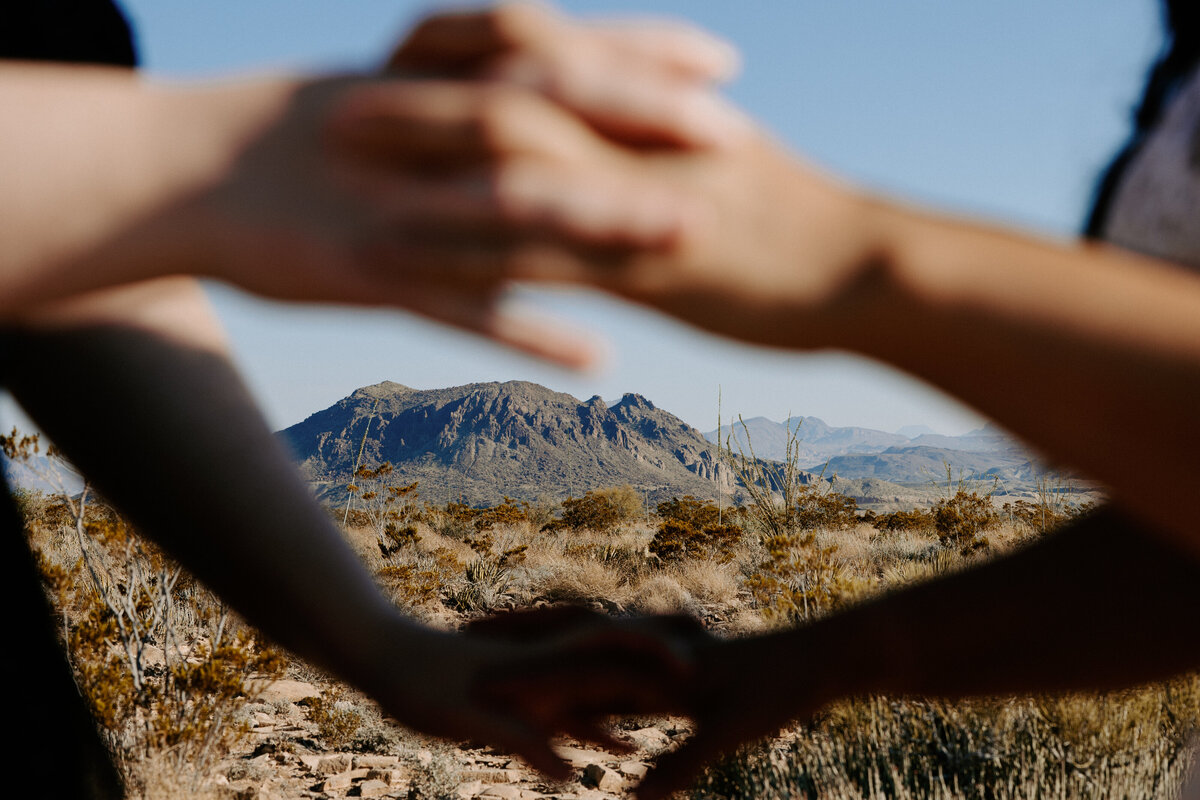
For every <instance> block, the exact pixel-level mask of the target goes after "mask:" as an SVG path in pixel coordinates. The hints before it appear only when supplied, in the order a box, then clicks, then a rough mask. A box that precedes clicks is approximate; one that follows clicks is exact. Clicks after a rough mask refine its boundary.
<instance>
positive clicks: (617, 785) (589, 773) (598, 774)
mask: <svg viewBox="0 0 1200 800" xmlns="http://www.w3.org/2000/svg"><path fill="white" fill-rule="evenodd" d="M583 777H584V778H586V779H587V780H588V781H590V782H591V784H592V785H593V786H595V787H596V788H597V789H599V790H600V791H602V792H616V791H620V790H621V789H622V788H623V787H624V786H625V779H624V778H622V777H621V775H620V773H617V772H613V771H612V770H611V769H609V768H608V767H606V766H604V765H603V764H596V763H592V764H588V765H587V766H586V767H584V768H583Z"/></svg>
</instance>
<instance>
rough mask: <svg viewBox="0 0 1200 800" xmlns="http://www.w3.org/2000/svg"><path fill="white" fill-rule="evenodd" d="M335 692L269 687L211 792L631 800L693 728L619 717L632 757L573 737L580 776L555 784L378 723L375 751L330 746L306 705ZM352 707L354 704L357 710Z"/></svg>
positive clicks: (564, 748) (568, 751)
mask: <svg viewBox="0 0 1200 800" xmlns="http://www.w3.org/2000/svg"><path fill="white" fill-rule="evenodd" d="M328 688H329V687H327V686H322V685H320V684H318V683H310V682H307V681H299V680H280V681H276V682H274V683H273V684H271V685H270V686H268V687H267V688H266V689H265V690H264V691H263V692H262V694H261V695H260V696H259V697H258V698H257V700H256V702H254V703H252V704H251V705H250V706H249V707H248V712H249V714H250V717H251V724H252V727H251V729H250V734H249V735H248V736H247V737H246V738H245V740H244V741H243V743H242V745H241V747H239V748H238V750H237V751H236V752H235V753H233V754H232V755H231V756H229V757H227V758H226V759H224V760H223V761H222V762H221V764H220V765H219V767H218V769H217V771H216V777H215V778H213V779H211V781H210V785H209V786H207V787H205V788H206V789H208V790H210V792H211V793H212V795H213V796H214V797H217V798H226V800H292V798H343V797H378V798H406V799H407V798H412V799H413V800H415V798H430V800H432V799H433V798H451V799H453V798H462V800H470V798H475V797H479V798H500V799H501V800H537V799H538V798H559V799H561V800H606V798H620V797H626V796H628V795H629V794H630V792H631V791H632V789H633V787H634V786H635V785H636V784H637V783H638V782H639V781H640V779H641V778H643V777H644V776H645V775H646V772H647V771H648V770H649V769H651V768H652V767H651V763H652V760H653V759H654V757H655V756H657V755H659V754H661V753H663V752H668V751H671V750H674V749H676V748H678V747H679V746H680V743H681V741H682V739H683V737H686V736H687V735H688V734H689V733H690V731H691V728H690V727H689V726H690V722H689V721H688V720H685V719H682V718H675V717H660V718H653V719H650V718H643V719H638V720H632V719H630V720H622V721H619V723H618V726H617V727H618V729H617V731H616V736H617V738H619V739H620V740H622V741H624V742H626V743H627V744H628V746H629V752H626V753H619V754H618V753H611V752H605V751H604V750H600V749H596V748H595V747H592V746H589V745H587V744H585V743H582V742H578V741H574V740H570V739H566V740H563V741H562V742H561V743H560V745H559V746H558V751H559V754H560V755H561V756H562V757H563V759H564V760H565V761H566V762H567V763H569V764H570V766H571V768H572V770H573V772H574V776H573V777H572V778H571V779H569V780H567V781H566V782H563V783H552V782H549V781H547V780H546V778H544V777H543V776H542V775H540V774H539V773H537V772H536V771H534V770H533V769H531V768H530V767H529V766H527V765H526V764H524V763H523V762H522V761H521V760H519V759H517V758H514V757H512V756H509V755H505V754H503V753H498V752H496V751H494V750H491V749H479V748H473V747H470V746H467V745H464V746H459V747H454V746H450V745H447V744H445V743H440V742H436V741H433V740H423V739H420V738H418V737H416V736H413V735H411V734H408V733H406V732H404V731H402V730H401V729H400V728H398V727H396V726H394V725H391V724H390V722H388V721H387V720H380V721H377V722H373V723H367V724H368V725H374V726H376V727H378V726H379V725H382V726H383V727H384V728H385V729H387V730H386V731H384V732H383V735H382V736H381V735H380V732H379V731H375V732H374V733H375V739H374V740H375V741H376V742H381V741H387V744H384V745H382V746H379V745H377V746H376V747H375V748H373V749H374V750H376V752H371V753H364V752H353V751H351V750H350V749H346V750H338V749H331V748H328V747H326V746H325V745H324V743H323V742H322V733H321V725H320V724H318V723H315V722H313V721H312V720H311V719H310V712H309V708H308V706H307V705H306V701H307V698H312V697H319V696H320V695H321V694H322V691H323V690H327V689H328ZM354 705H355V704H354V703H350V704H349V707H354Z"/></svg>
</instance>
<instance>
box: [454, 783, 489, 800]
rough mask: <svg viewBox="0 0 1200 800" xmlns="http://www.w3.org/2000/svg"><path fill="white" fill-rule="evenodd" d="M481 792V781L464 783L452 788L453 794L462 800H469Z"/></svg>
mask: <svg viewBox="0 0 1200 800" xmlns="http://www.w3.org/2000/svg"><path fill="white" fill-rule="evenodd" d="M481 791H483V782H482V781H464V782H462V783H460V784H459V785H458V786H456V787H455V788H454V794H455V795H456V796H458V797H461V798H463V800H471V798H472V797H474V796H475V795H477V794H479V793H480V792H481Z"/></svg>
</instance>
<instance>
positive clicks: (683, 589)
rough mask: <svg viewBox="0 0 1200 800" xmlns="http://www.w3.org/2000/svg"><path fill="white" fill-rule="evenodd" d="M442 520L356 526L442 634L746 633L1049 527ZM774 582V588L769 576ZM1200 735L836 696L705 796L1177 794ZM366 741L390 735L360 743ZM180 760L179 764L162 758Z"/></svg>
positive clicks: (334, 727) (403, 592)
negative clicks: (552, 525)
mask: <svg viewBox="0 0 1200 800" xmlns="http://www.w3.org/2000/svg"><path fill="white" fill-rule="evenodd" d="M27 506H28V509H27V510H28V511H29V512H30V514H31V515H33V516H34V517H36V519H38V520H41V521H40V522H38V523H37V524H34V525H33V528H32V535H33V537H34V541H35V544H36V546H37V547H38V548H39V550H40V551H41V552H42V553H43V555H44V556H45V564H46V565H47V570H48V572H49V573H55V572H56V571H57V572H58V573H63V572H67V571H69V570H71V569H72V568H73V567H74V565H75V564H76V562H78V560H79V554H78V552H77V545H76V544H74V543H73V542H74V540H73V539H72V538H71V537H70V536H67V535H66V533H65V532H64V529H63V525H62V524H61V522H62V521H61V520H59V519H58V518H57V517H56V516H55V515H56V514H59V512H58V511H56V510H55V507H54V506H53V504H52V503H48V502H47V501H45V500H44V499H38V498H30V499H29V500H28V503H27ZM509 510H510V511H511V509H509ZM435 512H436V513H434V512H430V513H427V515H426V516H424V517H421V516H413V517H412V518H411V519H409V518H406V520H405V524H406V525H407V524H410V523H411V525H412V526H413V528H414V529H415V532H416V535H415V536H414V537H411V538H408V539H404V540H396V541H395V543H394V546H391V547H382V546H381V541H380V538H379V535H378V526H377V525H375V524H359V525H352V526H351V527H350V528H349V529H348V530H347V531H346V536H347V540H348V541H349V542H350V544H351V545H352V546H353V547H354V548H355V549H356V550H357V551H358V552H359V553H360V554H361V555H362V557H363V559H364V561H365V562H366V563H367V565H368V566H369V567H370V569H371V570H372V571H373V572H374V573H375V574H376V575H377V576H378V579H379V581H380V583H381V585H382V586H383V587H384V588H385V589H386V590H387V591H388V592H389V593H390V594H391V595H392V597H393V599H394V600H395V602H396V603H397V604H398V605H400V606H402V607H404V608H406V609H408V611H409V613H412V614H413V615H415V616H417V617H419V618H421V619H423V620H425V621H427V622H429V623H431V624H435V625H439V626H442V627H446V628H454V627H456V626H458V625H461V624H462V623H463V622H465V621H467V620H469V619H470V618H473V617H477V616H481V615H484V614H487V613H489V612H492V611H495V610H498V609H504V608H521V607H529V606H533V605H540V604H544V603H559V602H573V603H583V604H587V605H591V606H593V607H597V608H603V609H606V610H607V611H609V612H610V613H614V614H627V613H635V612H637V613H674V612H679V611H683V612H686V613H690V614H693V615H695V616H697V617H698V618H700V619H701V620H702V621H703V622H704V623H705V624H706V625H707V626H708V627H709V629H710V630H712V631H714V632H715V633H717V634H718V635H724V636H738V635H744V634H749V633H755V632H759V631H762V630H764V629H767V628H769V627H771V626H774V625H780V624H791V623H792V622H793V621H795V619H796V618H797V617H796V616H795V614H796V613H798V612H797V611H796V608H795V607H793V609H792V610H791V611H790V612H788V613H781V612H780V607H778V606H775V605H773V601H772V595H771V594H770V592H766V593H764V592H762V591H761V590H762V589H763V587H764V586H766V588H767V589H769V590H770V591H778V592H784V593H790V595H788V596H790V597H792V598H801V599H805V602H807V601H812V603H813V605H812V606H810V607H806V608H805V609H804V613H806V614H811V615H813V616H815V615H819V614H821V613H827V612H828V611H829V610H831V609H833V608H837V607H839V606H841V605H844V604H847V603H850V602H854V601H855V600H857V599H859V598H862V597H865V596H868V595H871V594H874V593H878V592H881V591H885V590H887V589H889V588H894V587H897V586H900V585H904V584H908V583H912V582H915V581H921V580H926V579H929V578H931V577H934V576H937V575H939V574H943V573H945V572H947V571H950V570H954V569H959V568H961V567H962V566H964V565H966V564H969V563H972V561H974V560H975V559H978V558H981V557H986V556H987V555H990V554H993V553H996V552H1000V551H1003V550H1005V549H1008V548H1010V547H1013V546H1016V545H1019V544H1021V543H1023V542H1025V541H1027V540H1029V539H1030V538H1031V537H1033V536H1036V535H1037V534H1035V533H1034V532H1033V531H1032V529H1031V528H1030V527H1029V526H1028V525H1026V524H1022V523H1021V522H1019V521H1014V520H1012V519H1006V520H1003V521H1001V522H1000V523H999V525H997V526H994V527H991V528H990V529H989V530H988V531H987V533H986V539H987V541H986V544H985V545H978V541H976V542H975V543H974V545H978V546H974V550H972V551H970V552H969V554H964V549H963V548H962V547H960V546H958V545H957V544H956V543H954V542H950V541H948V540H947V538H946V537H945V536H939V534H938V532H936V531H935V530H933V529H932V528H930V529H927V530H922V529H912V530H897V531H883V530H876V529H875V528H874V527H872V526H871V525H868V524H865V523H864V524H859V525H855V526H845V525H841V524H839V525H838V526H835V527H832V528H820V527H818V528H816V529H815V530H808V531H803V532H796V533H794V534H789V535H785V536H778V535H774V534H771V533H770V532H768V531H765V530H758V529H753V527H752V526H750V527H751V529H750V530H748V531H747V532H746V534H745V535H744V536H742V537H741V538H739V539H737V540H736V542H734V543H733V544H732V545H731V546H730V547H729V548H728V549H727V550H726V551H723V552H722V555H721V557H720V558H715V557H699V556H689V555H686V554H685V555H684V556H683V557H679V558H673V559H671V560H665V559H662V558H659V557H658V556H657V555H656V554H654V553H653V552H651V548H650V545H651V542H652V541H653V540H654V538H655V536H656V534H657V533H658V532H659V530H660V525H659V520H658V519H655V518H651V519H650V520H649V521H647V520H644V519H637V520H626V521H624V522H620V523H618V524H615V525H614V526H612V527H610V528H607V529H604V530H596V529H583V530H570V529H562V528H561V527H560V528H559V529H558V530H543V529H542V525H541V524H539V523H538V522H537V521H530V520H531V517H529V516H528V515H526V516H525V517H524V518H518V517H519V515H515V514H511V513H509V514H508V516H507V517H506V518H504V519H500V517H499V516H497V519H498V520H499V521H495V522H494V523H493V522H489V523H488V524H487V525H485V526H478V525H476V524H475V522H474V520H477V519H480V518H481V517H479V516H472V514H473V513H474V512H471V511H470V510H465V511H464V510H462V509H459V510H457V511H455V510H453V509H451V510H450V511H445V510H441V511H438V510H435ZM545 516H546V510H545V509H539V510H537V518H538V520H541V519H542V518H543V517H545ZM739 519H740V520H742V521H743V522H744V521H746V520H747V519H752V517H748V516H747V515H742V516H741V517H740V518H739ZM747 524H749V523H747ZM385 544H386V543H385ZM764 575H767V576H768V577H769V578H770V580H771V581H774V583H773V584H763V582H762V581H763V576H764ZM184 586H185V584H181V591H182V590H183V588H184ZM814 587H817V588H818V589H819V590H820V591H819V593H818V592H817V591H816V589H814ZM187 591H195V590H194V589H192V588H188V589H187ZM756 592H757V594H756ZM805 593H807V594H805ZM59 595H60V600H61V601H62V602H63V603H64V606H63V607H62V611H63V613H64V614H65V615H66V617H67V619H68V623H69V624H68V627H70V626H72V625H74V626H76V627H78V626H79V625H81V624H82V621H81V619H80V616H81V615H82V614H84V613H85V612H86V610H87V609H88V608H89V607H90V606H89V602H88V601H87V600H86V598H84V597H83V596H82V595H80V594H79V593H78V592H59ZM818 601H819V602H818ZM205 602H211V601H205ZM173 613H174V614H175V616H176V618H177V619H180V620H183V621H185V622H189V624H190V623H191V621H196V620H200V619H202V618H205V616H206V615H210V614H211V609H208V610H206V608H205V607H204V604H203V602H201V601H200V600H199V599H197V597H194V596H190V597H183V596H181V599H180V600H179V601H178V602H177V607H176V610H174V611H173ZM186 614H192V615H193V616H194V620H191V621H189V618H188V617H187V616H186ZM809 618H811V617H809ZM82 668H83V669H86V668H87V667H86V665H84V666H83V667H82ZM747 679H753V676H747ZM346 697H350V696H349V695H347V696H346ZM238 703H241V704H244V701H243V700H239V701H238ZM305 713H306V714H307V715H308V717H309V721H310V722H316V723H319V725H318V727H319V728H320V724H323V725H324V727H323V728H320V730H321V731H322V733H321V734H320V735H321V736H322V737H324V739H326V740H327V742H326V744H327V746H333V745H334V744H337V745H338V746H351V745H350V744H349V743H351V742H354V743H355V744H354V745H353V746H355V747H359V746H362V747H366V748H368V749H369V748H370V747H373V746H378V747H393V746H394V745H395V742H394V740H393V739H391V738H389V737H394V734H393V733H387V730H388V729H387V726H385V725H384V724H383V723H382V721H380V720H378V719H376V717H377V716H378V714H377V712H376V711H373V710H371V706H370V704H368V703H366V702H365V701H362V700H358V699H354V701H353V703H351V701H350V700H349V699H345V698H343V697H342V696H341V695H337V694H334V695H330V696H329V697H327V698H325V702H324V704H323V705H321V704H320V703H318V707H316V708H312V707H310V708H308V709H307V710H306V711H305ZM314 715H315V716H314ZM372 715H374V716H372ZM318 718H319V719H318ZM1198 726H1200V682H1198V681H1197V680H1196V679H1194V678H1188V679H1181V680H1179V681H1176V682H1174V683H1172V684H1169V685H1163V686H1154V687H1147V688H1144V689H1140V690H1137V691H1131V692H1125V693H1118V694H1112V695H1106V696H1101V697H1082V696H1072V697H1066V698H1042V699H1021V700H1011V699H1010V700H993V701H980V702H975V703H969V704H946V703H936V702H919V701H912V700H895V699H889V698H865V699H861V700H855V701H851V702H845V703H842V704H839V705H837V706H835V707H833V708H832V709H830V710H828V711H827V712H825V713H823V714H822V715H821V716H820V717H819V718H817V719H816V720H813V721H811V722H809V723H808V724H805V725H801V726H799V727H796V728H795V729H793V730H791V731H788V732H787V733H786V734H785V735H783V736H782V737H780V738H778V739H775V740H773V741H769V742H764V743H761V744H759V745H757V746H754V747H750V748H747V749H746V750H744V751H743V752H742V753H740V754H738V755H737V756H736V757H734V758H731V759H729V760H727V761H725V762H723V763H722V764H719V765H716V766H714V767H713V768H712V769H711V770H710V771H709V773H708V776H707V778H706V781H705V783H704V784H703V785H702V786H701V787H700V788H698V789H696V790H695V793H694V795H695V796H696V797H701V798H735V797H737V798H743V797H746V798H748V797H756V798H768V800H770V799H771V798H784V797H788V798H791V797H821V798H830V800H858V799H859V798H872V799H874V798H893V799H896V800H907V798H980V800H1007V799H1008V798H1034V797H1038V798H1083V797H1096V798H1110V797H1111V798H1118V797H1126V798H1149V797H1171V796H1173V794H1172V793H1173V791H1174V789H1173V787H1175V786H1177V785H1178V782H1179V780H1180V779H1181V777H1182V775H1183V774H1184V772H1185V771H1186V770H1187V769H1188V768H1189V766H1190V764H1191V757H1190V751H1189V750H1188V749H1187V747H1186V743H1187V740H1188V738H1189V737H1190V736H1191V735H1192V732H1193V731H1195V730H1196V729H1197V727H1198ZM368 740H370V741H375V742H377V745H371V744H369V742H368V743H367V744H363V742H367V741H368ZM126 760H127V762H128V763H129V765H130V767H129V768H130V770H131V774H134V775H135V776H136V781H137V784H138V786H140V787H141V790H142V793H143V796H144V797H147V798H150V797H163V798H173V797H179V796H184V794H185V793H186V791H189V790H190V789H194V788H195V787H196V786H197V785H198V784H197V781H196V779H195V777H194V776H190V775H189V776H186V781H187V787H184V788H181V787H180V786H177V785H176V784H177V783H178V781H179V780H183V779H184V778H181V777H180V775H179V773H178V770H177V766H178V763H179V762H178V759H167V760H165V761H164V759H163V757H160V756H159V755H156V754H155V753H153V752H150V751H149V750H147V749H146V748H145V747H144V746H140V749H139V750H138V752H137V753H132V752H131V753H130V754H128V755H127V756H126ZM444 760H445V763H446V764H447V765H450V766H446V769H445V770H442V772H446V774H445V775H443V774H442V773H441V772H438V771H437V770H433V771H432V772H429V778H428V782H429V784H430V789H431V790H432V789H433V788H434V784H436V785H437V791H441V790H442V789H445V788H446V787H448V786H451V784H453V782H454V779H453V775H452V774H450V773H451V772H453V769H452V766H453V765H452V764H451V761H452V760H451V759H444ZM168 763H169V764H170V765H175V768H168V767H164V766H163V765H164V764H168ZM437 763H439V764H440V763H441V761H438V762H437ZM430 769H432V768H430ZM439 769H440V767H439ZM447 770H449V771H448V772H447ZM427 771H428V770H427ZM435 773H436V774H435ZM188 796H201V795H188Z"/></svg>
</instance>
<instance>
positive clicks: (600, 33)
mask: <svg viewBox="0 0 1200 800" xmlns="http://www.w3.org/2000/svg"><path fill="white" fill-rule="evenodd" d="M581 41H596V42H598V43H603V44H604V45H605V46H607V47H610V48H612V49H613V50H614V51H617V52H620V53H623V54H625V55H626V56H627V57H630V58H636V59H637V60H639V61H645V62H647V63H648V64H649V65H651V66H652V68H655V69H659V70H663V71H670V72H673V73H675V74H676V75H678V76H679V77H681V78H688V79H692V80H699V81H714V80H727V79H728V78H730V77H732V76H733V75H734V74H735V73H736V71H737V68H738V64H739V58H738V54H737V51H736V49H735V48H734V47H733V46H732V45H730V44H729V43H728V42H726V41H725V40H723V39H720V38H718V37H716V36H714V35H713V34H711V33H708V32H706V31H703V30H701V29H700V28H697V27H695V26H693V25H689V24H687V23H685V22H680V21H675V20H662V19H649V18H639V19H627V20H608V21H602V22H593V23H579V22H572V21H570V20H567V19H565V18H563V17H562V16H561V15H560V14H558V13H557V12H555V11H554V9H552V8H550V7H549V6H546V5H541V4H534V3H502V4H500V5H498V6H495V7H493V8H490V9H482V10H472V11H464V12H451V13H446V14H439V15H436V16H433V17H429V18H428V19H425V20H423V21H422V22H421V23H419V24H418V25H417V27H416V28H415V29H414V30H413V32H412V33H411V34H410V35H409V36H408V38H407V39H406V40H405V41H404V42H403V43H402V44H401V45H400V47H399V48H398V49H397V50H396V51H395V52H394V53H393V54H392V56H391V58H390V59H389V61H388V68H390V69H399V70H414V71H435V72H445V71H448V70H450V71H453V70H456V69H459V70H461V69H463V68H467V67H470V66H479V65H480V64H481V63H482V62H483V61H485V60H487V59H490V58H492V57H494V56H496V55H499V54H502V53H506V52H508V53H511V52H514V51H526V52H534V53H540V54H553V53H555V52H561V51H562V50H564V49H571V48H573V47H577V46H579V43H580V42H581Z"/></svg>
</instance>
